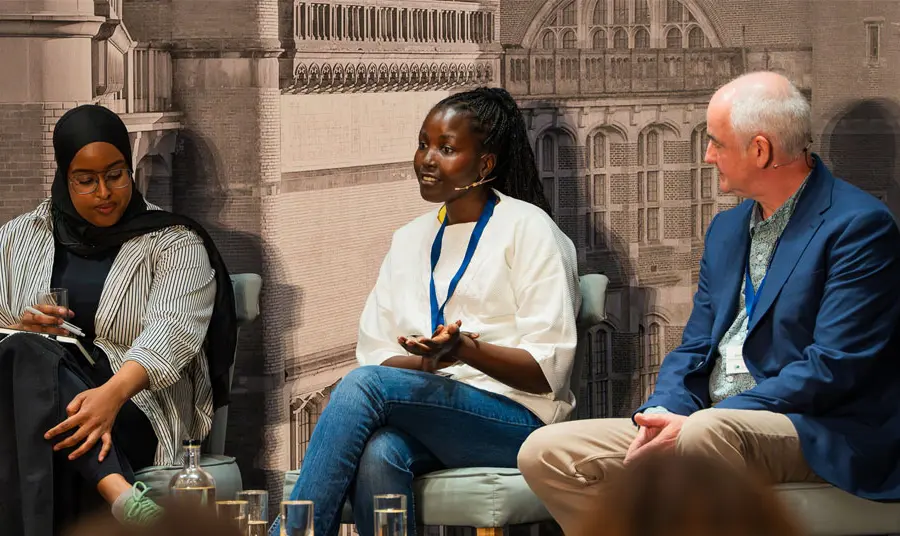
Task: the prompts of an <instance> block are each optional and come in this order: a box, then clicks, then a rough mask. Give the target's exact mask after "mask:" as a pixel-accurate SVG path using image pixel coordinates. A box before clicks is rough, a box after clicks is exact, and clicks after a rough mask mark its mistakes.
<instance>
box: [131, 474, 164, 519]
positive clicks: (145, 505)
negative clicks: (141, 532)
mask: <svg viewBox="0 0 900 536" xmlns="http://www.w3.org/2000/svg"><path fill="white" fill-rule="evenodd" d="M148 491H150V486H148V485H146V484H144V483H143V482H135V483H134V486H133V487H132V490H131V497H128V499H126V500H125V508H124V514H125V515H124V516H123V517H124V521H125V523H126V524H130V525H150V524H151V523H153V521H154V520H156V519H157V518H158V517H159V516H161V515H162V513H163V509H162V508H161V507H160V506H159V505H158V504H156V503H155V502H153V499H151V498H150V497H147V496H146V495H147V492H148Z"/></svg>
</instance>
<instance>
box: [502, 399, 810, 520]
mask: <svg viewBox="0 0 900 536" xmlns="http://www.w3.org/2000/svg"><path fill="white" fill-rule="evenodd" d="M636 435H637V427H636V426H635V425H634V424H633V423H632V422H631V419H592V420H581V421H571V422H566V423H560V424H554V425H551V426H545V427H543V428H540V429H538V430H537V431H536V432H534V433H533V434H532V435H531V436H530V437H529V438H528V439H527V440H526V441H525V444H524V445H523V446H522V448H521V450H520V451H519V461H518V463H519V469H520V470H521V471H522V474H523V476H524V477H525V481H526V482H527V483H528V485H529V486H530V487H531V489H532V490H533V491H534V492H535V493H536V494H537V496H538V497H539V498H540V499H541V500H542V501H543V503H544V504H545V505H546V507H547V509H548V510H549V511H550V514H552V515H553V518H554V519H556V521H557V522H558V523H559V525H560V527H562V529H563V531H564V532H565V534H566V535H567V536H581V535H586V534H590V533H591V532H593V531H591V530H590V528H591V527H589V526H588V524H589V523H591V522H592V520H591V513H593V512H595V511H596V508H597V504H598V503H599V501H601V500H602V498H601V497H602V496H603V488H604V486H603V482H604V479H605V478H606V477H607V476H608V475H611V474H614V471H619V470H621V469H622V468H623V467H624V464H623V460H624V458H625V453H626V452H627V451H628V446H629V445H630V444H631V442H632V441H633V440H634V438H635V436H636ZM676 450H678V451H679V452H683V453H692V454H703V455H710V456H715V457H718V458H720V459H724V460H725V461H727V462H729V463H732V464H734V465H735V466H737V467H747V468H750V469H753V470H755V471H758V472H759V473H760V474H762V475H764V476H768V477H769V478H770V479H771V482H772V483H773V484H774V483H780V482H807V481H819V480H820V479H819V478H818V477H817V476H816V475H815V473H813V472H812V470H810V468H809V466H808V465H807V463H806V461H805V460H804V459H803V453H802V451H801V449H800V440H799V438H798V437H797V431H796V430H795V429H794V425H793V424H792V423H791V421H790V420H789V419H788V418H787V417H785V416H784V415H781V414H778V413H771V412H768V411H749V410H732V409H706V410H702V411H698V412H696V413H694V414H693V415H691V416H690V417H689V418H688V419H687V420H686V421H685V422H684V426H683V427H682V429H681V433H680V434H679V436H678V440H677V443H676Z"/></svg>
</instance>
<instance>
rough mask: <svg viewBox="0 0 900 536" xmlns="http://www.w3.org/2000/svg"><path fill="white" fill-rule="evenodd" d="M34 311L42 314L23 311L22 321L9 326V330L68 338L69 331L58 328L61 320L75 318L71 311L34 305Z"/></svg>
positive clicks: (52, 306)
mask: <svg viewBox="0 0 900 536" xmlns="http://www.w3.org/2000/svg"><path fill="white" fill-rule="evenodd" d="M34 308H35V309H37V310H38V311H40V312H42V313H44V314H42V315H35V314H32V313H29V312H28V311H25V314H24V315H22V319H21V320H20V321H19V323H18V324H13V325H12V326H9V327H10V328H11V329H18V330H22V331H31V332H34V333H49V334H52V335H64V336H68V335H69V331H68V330H65V329H63V328H61V327H59V326H60V325H61V324H62V323H63V319H68V318H72V317H74V316H75V313H73V312H72V311H71V310H69V309H66V308H65V307H59V306H56V305H35V306H34Z"/></svg>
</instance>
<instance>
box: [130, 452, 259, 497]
mask: <svg viewBox="0 0 900 536" xmlns="http://www.w3.org/2000/svg"><path fill="white" fill-rule="evenodd" d="M200 466H201V467H203V469H204V470H206V471H207V472H208V473H209V474H211V475H212V477H213V478H214V479H216V500H219V501H223V500H230V499H234V496H235V494H236V493H237V492H239V491H241V490H242V489H243V485H244V484H243V481H242V480H241V471H240V469H238V465H237V462H236V460H235V459H234V458H232V457H231V456H221V455H216V454H204V455H202V456H201V457H200ZM180 470H181V466H180V465H172V466H151V467H145V468H143V469H141V470H140V471H138V472H137V473H135V475H134V476H135V478H136V479H137V480H140V481H141V482H143V483H144V484H147V485H148V486H150V487H151V490H150V492H148V495H149V496H150V497H152V498H160V497H164V496H166V495H168V493H169V481H170V480H172V477H173V476H175V474H176V473H178V471H180Z"/></svg>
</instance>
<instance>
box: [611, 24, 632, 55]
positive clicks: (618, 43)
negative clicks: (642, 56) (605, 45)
mask: <svg viewBox="0 0 900 536" xmlns="http://www.w3.org/2000/svg"><path fill="white" fill-rule="evenodd" d="M613 48H615V49H618V50H627V49H628V32H626V31H625V30H624V29H622V28H619V29H617V30H616V33H614V34H613Z"/></svg>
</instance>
